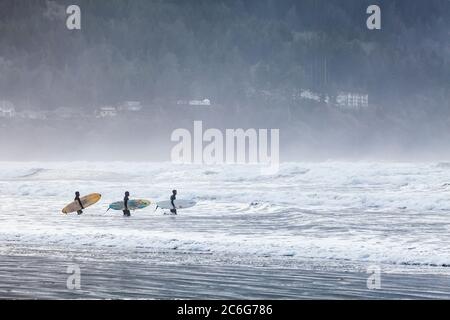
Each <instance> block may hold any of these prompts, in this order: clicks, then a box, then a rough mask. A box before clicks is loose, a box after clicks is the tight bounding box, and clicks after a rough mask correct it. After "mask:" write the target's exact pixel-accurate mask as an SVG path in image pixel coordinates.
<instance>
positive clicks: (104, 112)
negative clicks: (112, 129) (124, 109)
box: [96, 106, 117, 118]
mask: <svg viewBox="0 0 450 320" xmlns="http://www.w3.org/2000/svg"><path fill="white" fill-rule="evenodd" d="M115 116H117V109H116V108H115V107H112V106H105V107H101V108H100V109H98V110H97V111H96V117H97V118H112V117H115Z"/></svg>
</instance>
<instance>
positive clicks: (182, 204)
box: [156, 199, 197, 209]
mask: <svg viewBox="0 0 450 320" xmlns="http://www.w3.org/2000/svg"><path fill="white" fill-rule="evenodd" d="M173 203H174V204H175V208H176V209H186V208H190V207H193V206H195V205H196V204H197V202H195V201H193V200H178V199H177V200H174V202H173ZM156 205H157V206H158V207H160V208H161V209H173V206H172V203H171V202H170V200H167V201H160V202H157V203H156Z"/></svg>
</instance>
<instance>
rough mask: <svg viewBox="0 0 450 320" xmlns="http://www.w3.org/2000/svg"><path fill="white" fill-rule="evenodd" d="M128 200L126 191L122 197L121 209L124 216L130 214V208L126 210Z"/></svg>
mask: <svg viewBox="0 0 450 320" xmlns="http://www.w3.org/2000/svg"><path fill="white" fill-rule="evenodd" d="M128 200H130V193H129V192H128V191H126V192H125V197H124V198H123V206H124V208H125V210H123V215H124V216H125V217H129V216H131V213H130V210H128Z"/></svg>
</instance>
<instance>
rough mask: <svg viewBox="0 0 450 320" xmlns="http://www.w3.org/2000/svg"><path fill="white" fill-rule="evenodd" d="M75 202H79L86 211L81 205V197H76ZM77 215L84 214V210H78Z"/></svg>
mask: <svg viewBox="0 0 450 320" xmlns="http://www.w3.org/2000/svg"><path fill="white" fill-rule="evenodd" d="M75 201H78V204H79V205H80V207H81V209H84V207H83V204H82V203H81V200H80V197H79V196H76V197H75ZM77 213H78V214H82V213H83V210H78V211H77Z"/></svg>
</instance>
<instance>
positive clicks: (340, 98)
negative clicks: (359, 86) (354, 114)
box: [336, 92, 369, 111]
mask: <svg viewBox="0 0 450 320" xmlns="http://www.w3.org/2000/svg"><path fill="white" fill-rule="evenodd" d="M336 105H337V106H338V107H339V108H341V109H343V110H352V111H357V110H364V109H367V108H369V95H367V94H359V93H347V92H345V93H344V92H341V93H339V94H338V95H337V96H336Z"/></svg>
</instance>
